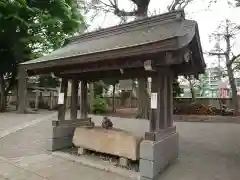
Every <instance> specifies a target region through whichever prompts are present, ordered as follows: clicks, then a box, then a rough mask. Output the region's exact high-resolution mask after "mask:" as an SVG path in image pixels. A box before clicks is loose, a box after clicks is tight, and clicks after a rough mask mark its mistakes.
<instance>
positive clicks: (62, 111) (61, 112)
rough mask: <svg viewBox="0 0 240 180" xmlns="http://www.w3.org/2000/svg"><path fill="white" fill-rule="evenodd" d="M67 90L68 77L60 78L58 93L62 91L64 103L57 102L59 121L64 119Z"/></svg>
mask: <svg viewBox="0 0 240 180" xmlns="http://www.w3.org/2000/svg"><path fill="white" fill-rule="evenodd" d="M67 91H68V79H67V78H62V82H61V88H60V93H64V103H63V104H59V109H58V120H59V121H64V120H65V115H66V108H67Z"/></svg>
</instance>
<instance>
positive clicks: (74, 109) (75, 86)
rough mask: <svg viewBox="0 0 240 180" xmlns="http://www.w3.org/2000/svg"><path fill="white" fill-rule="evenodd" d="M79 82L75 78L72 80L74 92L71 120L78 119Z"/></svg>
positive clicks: (72, 93)
mask: <svg viewBox="0 0 240 180" xmlns="http://www.w3.org/2000/svg"><path fill="white" fill-rule="evenodd" d="M78 84H79V82H78V80H77V79H76V78H74V79H73V80H72V88H71V90H72V92H71V119H73V120H75V119H77V106H78Z"/></svg>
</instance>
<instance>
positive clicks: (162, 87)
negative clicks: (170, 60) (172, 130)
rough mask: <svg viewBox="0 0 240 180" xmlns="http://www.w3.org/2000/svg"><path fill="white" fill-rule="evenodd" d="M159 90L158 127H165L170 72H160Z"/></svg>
mask: <svg viewBox="0 0 240 180" xmlns="http://www.w3.org/2000/svg"><path fill="white" fill-rule="evenodd" d="M158 76H159V91H158V101H159V106H158V121H159V123H158V125H159V126H158V129H165V128H166V127H167V104H168V103H167V94H168V93H167V90H168V88H167V86H168V85H167V83H168V82H167V77H168V74H167V72H166V73H162V72H159V73H158Z"/></svg>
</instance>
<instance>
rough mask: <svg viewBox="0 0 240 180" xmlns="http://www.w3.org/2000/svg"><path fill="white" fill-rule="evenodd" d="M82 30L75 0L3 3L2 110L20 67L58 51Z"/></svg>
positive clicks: (0, 39) (3, 0)
mask: <svg viewBox="0 0 240 180" xmlns="http://www.w3.org/2000/svg"><path fill="white" fill-rule="evenodd" d="M83 27H85V22H84V20H83V16H82V15H81V13H80V11H79V10H78V9H77V5H76V3H75V0H11V1H10V0H0V57H1V60H0V87H1V88H0V111H4V110H5V109H6V97H7V94H8V92H9V90H11V89H12V88H13V87H14V85H15V84H16V75H17V65H18V64H19V63H21V62H24V61H27V60H30V59H33V58H36V57H38V56H40V55H43V54H44V53H48V52H50V51H52V50H54V49H57V48H59V47H60V46H62V45H63V43H64V40H65V38H66V37H68V36H70V35H73V34H74V33H76V32H79V31H81V28H83Z"/></svg>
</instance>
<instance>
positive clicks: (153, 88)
mask: <svg viewBox="0 0 240 180" xmlns="http://www.w3.org/2000/svg"><path fill="white" fill-rule="evenodd" d="M158 83H159V81H158V77H157V76H155V77H152V82H151V94H152V93H158ZM151 98H152V96H151ZM151 101H152V100H151ZM151 106H152V105H151ZM150 108H151V114H150V122H149V128H150V130H149V131H150V132H155V131H156V126H157V124H156V123H157V119H158V117H157V109H154V108H152V107H150Z"/></svg>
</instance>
